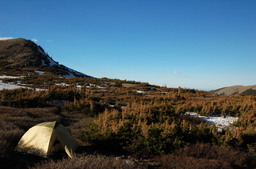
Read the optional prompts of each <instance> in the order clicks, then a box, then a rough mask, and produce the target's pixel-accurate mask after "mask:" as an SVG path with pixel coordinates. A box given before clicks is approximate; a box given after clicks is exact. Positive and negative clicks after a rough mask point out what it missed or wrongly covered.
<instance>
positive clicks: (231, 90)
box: [213, 85, 256, 96]
mask: <svg viewBox="0 0 256 169" xmlns="http://www.w3.org/2000/svg"><path fill="white" fill-rule="evenodd" d="M213 93H214V94H218V95H224V96H230V95H243V96H247V95H252V96H256V85H251V86H242V85H238V86H230V87H224V88H221V89H217V90H215V91H213Z"/></svg>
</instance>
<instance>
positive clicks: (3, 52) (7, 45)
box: [0, 38, 91, 77]
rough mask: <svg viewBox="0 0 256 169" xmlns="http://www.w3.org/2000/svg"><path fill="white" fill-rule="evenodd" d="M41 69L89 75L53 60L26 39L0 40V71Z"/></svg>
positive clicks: (54, 72) (57, 72)
mask: <svg viewBox="0 0 256 169" xmlns="http://www.w3.org/2000/svg"><path fill="white" fill-rule="evenodd" d="M32 71H33V72H34V71H43V72H49V73H52V74H55V75H60V76H63V77H91V76H88V75H86V74H83V73H81V72H78V71H75V70H73V69H70V68H68V67H66V66H64V65H61V64H59V63H58V62H56V61H54V60H53V59H52V58H51V57H50V56H49V55H48V54H47V53H46V52H45V51H44V49H43V48H42V47H41V46H38V45H37V44H35V43H34V42H32V41H30V40H26V39H22V38H19V39H9V40H0V72H2V73H3V72H20V73H24V72H32Z"/></svg>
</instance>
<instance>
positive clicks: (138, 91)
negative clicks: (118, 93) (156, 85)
mask: <svg viewBox="0 0 256 169" xmlns="http://www.w3.org/2000/svg"><path fill="white" fill-rule="evenodd" d="M136 92H137V93H145V92H144V91H141V90H137V91H136Z"/></svg>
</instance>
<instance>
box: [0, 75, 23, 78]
mask: <svg viewBox="0 0 256 169" xmlns="http://www.w3.org/2000/svg"><path fill="white" fill-rule="evenodd" d="M23 77H24V76H6V75H1V76H0V79H19V78H23Z"/></svg>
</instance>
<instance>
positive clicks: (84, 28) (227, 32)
mask: <svg viewBox="0 0 256 169" xmlns="http://www.w3.org/2000/svg"><path fill="white" fill-rule="evenodd" d="M255 18H256V1H255V0H129V1H126V0H72V1H70V0H41V1H39V0H8V1H4V0H1V1H0V38H4V37H12V38H26V39H33V40H35V41H36V43H37V44H39V45H41V46H42V47H43V48H44V49H45V51H46V52H47V53H48V54H49V55H50V56H51V57H53V59H54V60H56V61H58V62H59V63H61V64H64V65H66V66H68V67H71V68H73V69H76V70H78V71H81V72H83V73H86V74H88V75H92V76H95V77H109V78H118V79H127V80H136V81H142V82H149V83H151V84H156V85H160V86H163V85H166V86H168V87H186V88H196V89H216V88H220V87H224V86H230V85H254V84H256V78H255V74H256V66H255V63H256V19H255Z"/></svg>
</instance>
